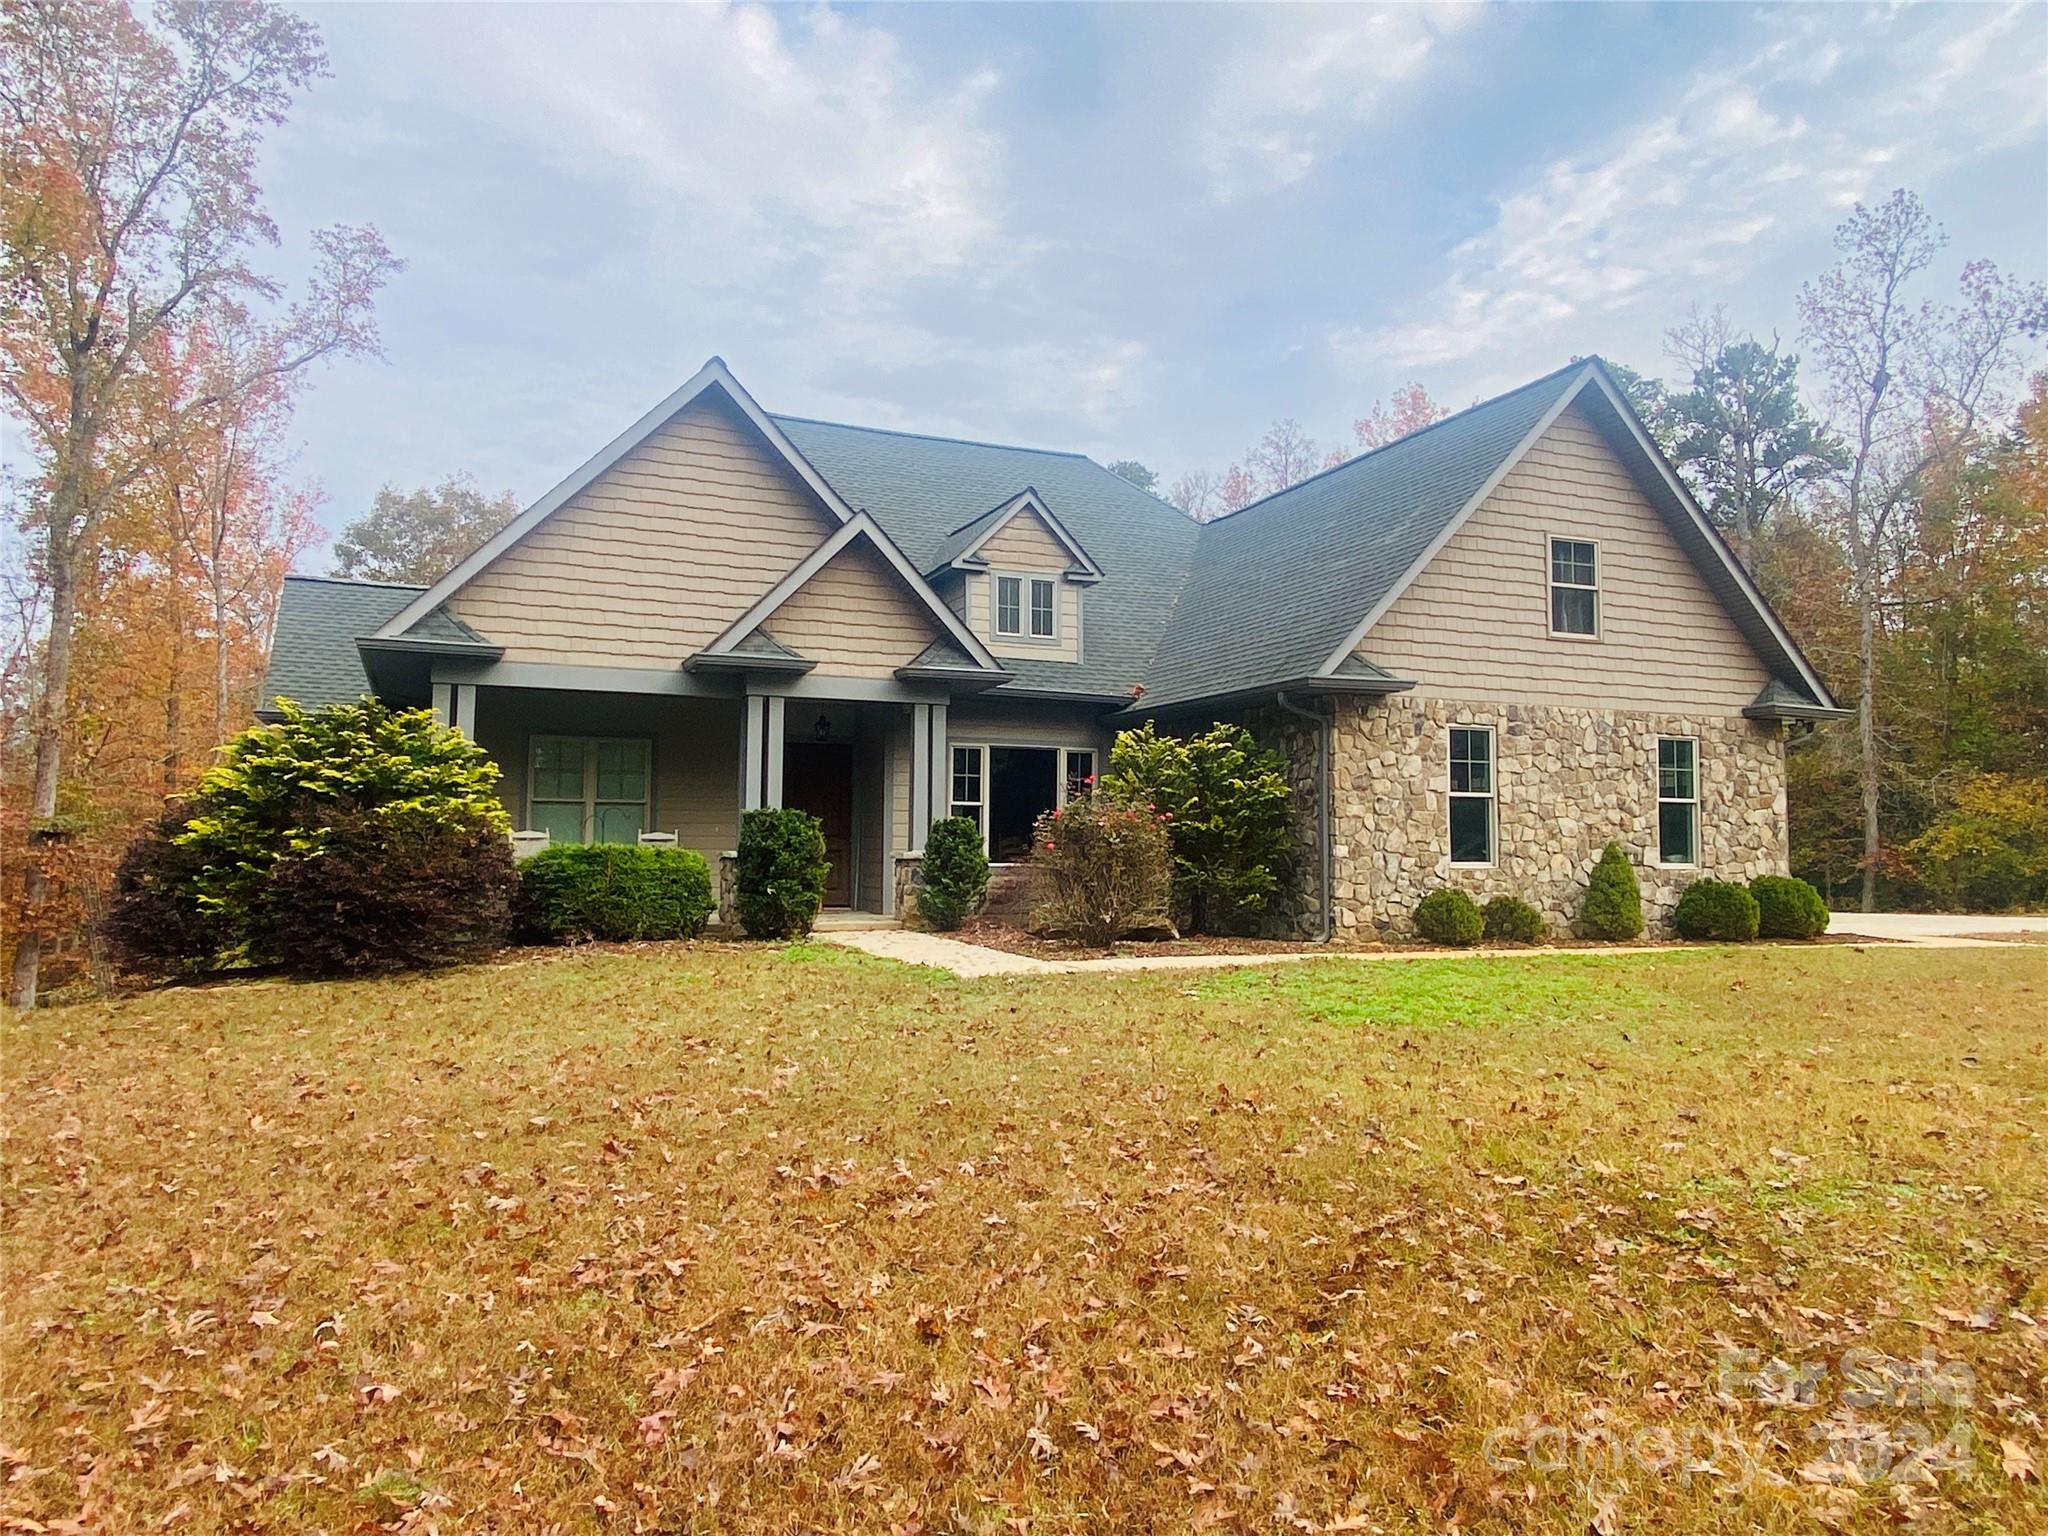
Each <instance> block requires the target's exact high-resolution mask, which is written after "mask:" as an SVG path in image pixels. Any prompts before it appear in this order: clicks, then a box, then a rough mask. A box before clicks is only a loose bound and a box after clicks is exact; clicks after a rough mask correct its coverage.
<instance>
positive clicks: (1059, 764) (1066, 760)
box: [946, 741, 1102, 868]
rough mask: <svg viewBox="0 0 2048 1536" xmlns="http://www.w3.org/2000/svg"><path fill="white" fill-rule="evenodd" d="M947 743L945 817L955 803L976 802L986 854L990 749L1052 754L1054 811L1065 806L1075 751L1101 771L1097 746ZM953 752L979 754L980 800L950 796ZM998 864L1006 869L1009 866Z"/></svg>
mask: <svg viewBox="0 0 2048 1536" xmlns="http://www.w3.org/2000/svg"><path fill="white" fill-rule="evenodd" d="M946 745H947V746H948V747H949V748H951V749H952V750H951V751H950V752H948V753H947V755H946V814H947V815H948V816H950V815H952V814H953V807H954V806H956V805H979V806H980V807H981V851H982V852H983V853H987V852H988V850H989V841H988V829H989V810H990V806H989V798H988V797H989V790H990V788H991V787H992V784H991V780H990V778H989V761H988V754H989V751H990V749H991V748H994V747H1001V748H1002V749H1003V750H1004V751H1006V752H1051V753H1053V754H1054V758H1053V773H1054V779H1053V787H1052V792H1053V809H1054V810H1056V811H1063V810H1065V809H1066V808H1067V778H1068V775H1069V774H1070V772H1071V771H1072V770H1071V765H1070V759H1071V758H1072V757H1073V756H1074V754H1075V753H1077V752H1085V753H1087V754H1088V756H1089V757H1090V758H1091V759H1093V764H1092V766H1093V769H1094V771H1095V772H1096V773H1098V774H1099V773H1101V772H1102V752H1101V749H1100V748H1097V747H1063V746H1057V745H1055V744H1054V743H1052V742H1049V741H949V742H947V743H946ZM953 752H973V753H976V754H977V755H978V756H979V758H980V762H981V799H979V800H955V799H954V798H953V757H952V753H953ZM998 867H1000V868H1007V867H1008V866H1007V865H1003V866H998Z"/></svg>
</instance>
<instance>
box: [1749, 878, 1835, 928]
mask: <svg viewBox="0 0 2048 1536" xmlns="http://www.w3.org/2000/svg"><path fill="white" fill-rule="evenodd" d="M1749 894H1750V895H1752V896H1754V897H1755V898H1756V911H1757V920H1756V931H1757V936H1758V937H1759V938H1765V939H1811V938H1816V937H1818V936H1819V935H1821V934H1823V933H1826V932H1827V931H1828V904H1827V903H1826V902H1825V901H1822V900H1821V897H1820V892H1819V891H1817V890H1815V889H1814V888H1813V887H1812V886H1811V885H1809V884H1807V882H1806V881H1804V880H1800V879H1798V878H1796V877H1794V876H1792V875H1758V876H1757V877H1756V878H1755V879H1754V880H1752V881H1750V882H1749Z"/></svg>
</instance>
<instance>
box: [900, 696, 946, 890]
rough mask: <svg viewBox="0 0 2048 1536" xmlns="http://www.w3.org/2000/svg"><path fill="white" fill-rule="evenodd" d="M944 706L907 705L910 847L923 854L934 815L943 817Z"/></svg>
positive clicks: (944, 771) (944, 799)
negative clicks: (908, 707)
mask: <svg viewBox="0 0 2048 1536" xmlns="http://www.w3.org/2000/svg"><path fill="white" fill-rule="evenodd" d="M949 766H950V760H949V758H948V755H947V752H946V706H945V705H943V704H913V705H911V706H910V848H909V851H910V852H911V853H922V852H924V840H925V834H926V833H928V832H930V831H931V826H932V820H933V818H934V817H935V816H939V815H943V814H944V807H945V804H946V775H947V772H948V770H949Z"/></svg>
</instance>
